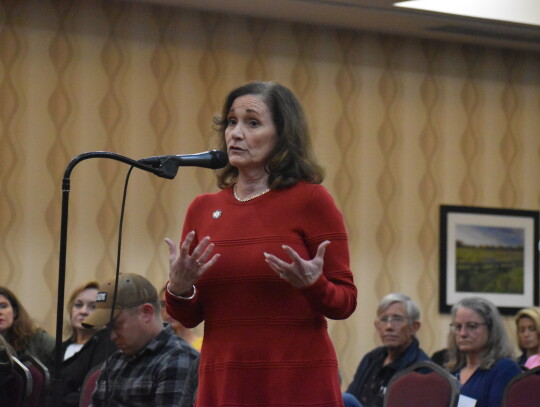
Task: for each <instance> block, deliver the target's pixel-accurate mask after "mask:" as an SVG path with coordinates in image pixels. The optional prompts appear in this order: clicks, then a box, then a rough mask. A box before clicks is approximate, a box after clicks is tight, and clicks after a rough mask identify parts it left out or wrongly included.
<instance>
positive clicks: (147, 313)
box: [141, 303, 154, 321]
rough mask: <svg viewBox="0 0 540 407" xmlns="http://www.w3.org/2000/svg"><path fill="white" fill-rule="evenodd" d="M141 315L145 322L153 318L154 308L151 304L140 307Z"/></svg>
mask: <svg viewBox="0 0 540 407" xmlns="http://www.w3.org/2000/svg"><path fill="white" fill-rule="evenodd" d="M141 315H142V316H143V318H144V320H145V321H149V320H150V319H151V318H153V316H154V307H153V306H152V304H149V303H146V304H143V305H142V306H141Z"/></svg>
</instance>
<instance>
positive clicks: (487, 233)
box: [439, 205, 540, 314]
mask: <svg viewBox="0 0 540 407" xmlns="http://www.w3.org/2000/svg"><path fill="white" fill-rule="evenodd" d="M538 227H539V212H538V211H528V210H517V209H496V208H481V207H475V206H450V205H441V208H440V296H439V297H440V304H439V305H440V306H439V308H440V311H441V312H442V313H448V312H450V309H451V308H452V305H453V304H455V303H456V302H458V301H460V300H461V299H463V298H465V297H471V296H481V297H484V298H486V299H488V300H490V301H492V302H493V303H494V304H495V305H497V307H498V308H499V311H500V312H501V313H502V314H515V313H516V312H517V311H518V310H520V309H521V308H525V307H531V306H533V305H538V302H539V299H538V295H539V285H540V282H539V267H538V266H539V265H538Z"/></svg>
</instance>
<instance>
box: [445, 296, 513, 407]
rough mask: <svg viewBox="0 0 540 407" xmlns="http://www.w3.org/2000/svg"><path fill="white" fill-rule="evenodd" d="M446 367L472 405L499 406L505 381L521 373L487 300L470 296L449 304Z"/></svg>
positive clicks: (500, 322) (493, 309) (499, 318)
mask: <svg viewBox="0 0 540 407" xmlns="http://www.w3.org/2000/svg"><path fill="white" fill-rule="evenodd" d="M450 327H451V332H452V333H453V335H450V336H449V344H448V345H449V346H448V356H449V360H448V364H447V368H448V370H450V372H452V373H453V374H454V375H455V376H456V377H457V378H458V380H459V381H460V383H461V394H463V395H465V396H468V397H470V398H473V399H474V400H476V407H500V406H501V402H502V398H503V393H504V389H505V388H506V385H507V384H508V382H509V381H510V380H511V379H512V378H513V377H514V376H516V375H518V374H519V373H521V368H520V367H519V365H518V364H517V363H516V361H515V360H513V359H512V349H511V346H510V343H509V341H508V337H507V335H506V332H505V329H504V325H503V323H502V320H501V317H500V314H499V311H498V310H497V308H496V307H495V305H493V304H492V303H491V302H490V301H488V300H486V299H484V298H480V297H471V298H465V299H463V300H461V301H459V302H458V303H457V304H455V305H454V306H453V307H452V323H451V324H450Z"/></svg>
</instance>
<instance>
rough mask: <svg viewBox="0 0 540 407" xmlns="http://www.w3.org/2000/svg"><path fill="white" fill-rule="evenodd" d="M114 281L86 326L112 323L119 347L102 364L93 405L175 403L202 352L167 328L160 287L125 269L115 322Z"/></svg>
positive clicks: (103, 292) (102, 290) (113, 337)
mask: <svg viewBox="0 0 540 407" xmlns="http://www.w3.org/2000/svg"><path fill="white" fill-rule="evenodd" d="M114 285H115V280H114V279H112V280H110V281H108V282H106V283H105V284H102V285H101V286H100V288H99V293H98V296H97V301H96V310H95V311H94V312H93V313H92V314H91V315H90V316H89V317H88V318H86V319H85V320H84V322H83V325H85V326H90V327H92V326H105V325H109V328H110V330H111V340H112V341H113V342H114V343H115V344H116V346H117V348H118V350H117V351H116V352H114V353H113V354H112V355H111V356H110V357H109V358H108V359H107V361H106V363H105V364H104V365H103V367H102V371H101V373H100V375H99V378H98V381H97V384H96V390H95V391H94V393H93V395H92V404H91V406H95V407H99V406H134V407H136V406H152V407H158V406H173V405H177V404H178V402H179V401H180V399H181V398H182V395H183V393H184V382H185V379H186V376H187V374H188V371H189V369H190V367H191V366H192V365H193V364H195V363H196V361H197V360H198V357H199V354H198V352H197V351H196V350H195V349H194V348H193V347H192V346H191V345H189V344H188V343H187V342H185V341H184V340H183V339H181V338H180V337H178V336H176V335H175V334H174V331H173V330H172V328H171V327H170V326H167V327H164V325H163V321H162V319H161V314H160V308H159V307H160V306H159V298H158V295H157V291H156V289H155V287H154V286H153V285H152V284H151V283H150V282H149V281H148V280H147V279H146V278H144V277H142V276H140V275H137V274H131V273H122V274H120V276H119V278H118V289H117V296H116V302H115V307H114V313H113V318H112V323H110V324H109V322H110V320H111V310H112V305H113V294H114Z"/></svg>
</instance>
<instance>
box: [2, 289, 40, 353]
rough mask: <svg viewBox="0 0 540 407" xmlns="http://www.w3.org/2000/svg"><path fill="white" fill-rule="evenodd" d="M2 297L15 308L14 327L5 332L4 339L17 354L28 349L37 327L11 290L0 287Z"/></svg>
mask: <svg viewBox="0 0 540 407" xmlns="http://www.w3.org/2000/svg"><path fill="white" fill-rule="evenodd" d="M0 295H3V296H4V297H6V299H7V300H8V301H9V304H10V305H11V308H13V325H11V327H10V328H8V330H7V331H6V332H4V338H5V339H6V340H7V342H8V343H9V344H10V345H11V346H13V348H14V349H15V351H16V352H20V351H22V350H24V348H25V347H26V343H27V341H28V339H30V337H32V336H33V335H34V334H35V333H36V331H37V327H36V326H35V324H34V321H33V320H32V318H30V315H28V312H26V309H25V308H24V307H23V306H22V304H21V303H20V302H19V300H18V299H17V297H16V296H15V294H13V292H12V291H11V290H10V289H8V288H7V287H1V286H0Z"/></svg>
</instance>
